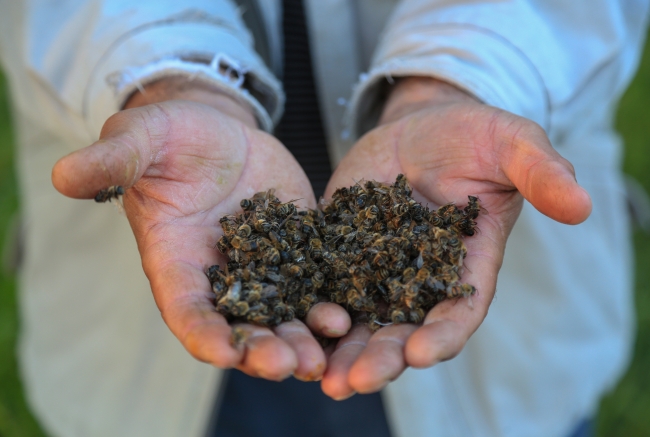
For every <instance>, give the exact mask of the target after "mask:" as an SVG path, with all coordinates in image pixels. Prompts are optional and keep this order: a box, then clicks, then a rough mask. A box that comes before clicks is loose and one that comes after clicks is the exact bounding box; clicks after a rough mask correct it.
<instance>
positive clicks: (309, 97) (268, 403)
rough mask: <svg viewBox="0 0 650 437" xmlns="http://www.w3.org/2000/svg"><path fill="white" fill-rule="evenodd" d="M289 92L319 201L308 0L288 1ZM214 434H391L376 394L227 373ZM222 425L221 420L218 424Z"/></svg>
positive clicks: (289, 127)
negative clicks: (336, 395)
mask: <svg viewBox="0 0 650 437" xmlns="http://www.w3.org/2000/svg"><path fill="white" fill-rule="evenodd" d="M282 5H283V9H284V11H283V32H284V44H285V50H284V61H285V62H284V80H283V82H284V89H285V92H286V95H287V102H286V107H285V112H284V117H283V118H282V120H281V122H280V125H279V126H278V128H277V130H276V135H277V137H278V138H279V139H280V141H282V143H283V144H284V145H285V146H286V147H287V148H288V149H289V150H290V151H291V153H293V155H294V156H295V157H296V159H297V160H298V162H299V163H300V165H301V166H302V168H303V169H304V170H305V173H307V176H308V177H309V180H310V182H311V184H312V187H313V188H314V192H315V194H316V197H317V198H318V197H319V196H321V195H322V194H323V191H324V190H325V187H326V185H327V181H328V180H329V177H330V175H331V168H330V163H329V157H328V154H327V148H326V140H325V135H324V131H323V125H322V122H321V117H320V110H319V106H318V100H317V97H316V90H315V87H314V78H313V73H312V66H311V55H310V50H309V39H308V34H307V26H306V23H305V14H304V9H303V4H302V0H283V2H282ZM218 402H219V403H220V404H221V405H219V406H218V410H215V413H216V414H215V415H214V417H213V419H212V423H211V425H210V427H209V428H210V431H209V433H208V437H304V436H310V437H311V436H313V437H365V436H371V437H390V432H389V430H388V423H387V421H386V416H385V413H384V409H383V405H382V401H381V397H380V396H379V394H378V393H375V394H371V395H356V396H353V397H352V398H350V399H347V400H345V401H340V402H337V401H334V400H332V399H330V398H328V397H327V396H325V395H324V394H323V392H322V391H321V389H320V384H319V383H316V382H311V383H307V382H300V381H298V380H296V379H293V378H289V379H287V380H285V381H283V382H272V381H267V380H264V379H257V378H251V377H249V376H247V375H245V374H243V373H241V372H239V371H237V370H233V371H229V372H227V377H226V379H225V380H224V385H223V386H222V392H221V394H220V396H219V400H218ZM215 422H216V423H215Z"/></svg>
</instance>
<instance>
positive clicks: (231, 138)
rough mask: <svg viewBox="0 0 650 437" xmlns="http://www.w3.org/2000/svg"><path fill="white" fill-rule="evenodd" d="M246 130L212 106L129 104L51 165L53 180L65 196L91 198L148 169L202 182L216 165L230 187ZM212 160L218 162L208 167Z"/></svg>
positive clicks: (129, 183) (236, 174)
mask: <svg viewBox="0 0 650 437" xmlns="http://www.w3.org/2000/svg"><path fill="white" fill-rule="evenodd" d="M245 131H246V129H245V128H243V126H241V125H239V124H238V123H235V122H233V119H231V118H229V117H225V116H224V115H223V114H221V113H220V112H219V111H217V110H215V109H214V108H211V107H208V106H206V105H202V104H199V103H194V102H186V101H170V102H164V103H160V104H154V105H148V106H143V107H139V108H133V109H128V110H125V111H121V112H118V113H116V114H114V115H113V116H111V117H110V118H109V119H108V120H107V121H106V123H105V124H104V127H103V129H102V133H101V135H100V140H99V141H97V142H96V143H94V144H92V145H91V146H89V147H86V148H84V149H81V150H78V151H76V152H73V153H71V154H69V155H67V156H65V157H63V158H61V159H60V160H59V161H58V162H57V163H56V164H55V166H54V168H53V169H52V183H53V184H54V186H55V188H56V189H57V190H59V191H60V192H61V193H62V194H64V195H66V196H69V197H73V198H91V197H94V196H95V195H96V194H97V192H98V191H99V190H101V189H104V188H107V187H109V186H112V185H122V186H124V187H131V186H132V185H134V184H135V183H136V182H137V181H138V179H139V178H140V177H142V175H144V174H145V172H147V171H151V172H152V173H151V175H152V176H154V177H156V178H158V177H159V176H160V175H161V174H164V175H165V178H166V179H172V180H194V179H196V180H198V181H204V180H205V179H206V176H209V177H214V174H211V175H206V174H204V173H205V171H206V169H209V168H211V167H214V168H218V169H219V172H220V173H219V175H218V176H219V179H220V180H222V181H224V182H225V183H224V184H222V185H224V186H223V187H221V189H222V191H224V192H230V191H231V190H232V187H233V186H234V184H235V183H236V182H237V181H238V180H239V175H240V173H241V171H242V168H241V165H238V166H235V165H234V163H240V162H244V156H245V154H246V150H244V149H245V147H241V146H242V145H246V144H247V140H246V138H245ZM215 138H218V139H219V141H218V147H215ZM210 160H213V161H216V162H215V163H214V165H213V166H206V162H207V161H210ZM170 163H171V164H172V165H168V166H165V165H164V164H170ZM197 189H198V188H197Z"/></svg>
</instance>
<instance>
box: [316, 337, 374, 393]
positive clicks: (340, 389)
mask: <svg viewBox="0 0 650 437" xmlns="http://www.w3.org/2000/svg"><path fill="white" fill-rule="evenodd" d="M371 336H372V331H371V330H370V328H368V327H367V326H366V325H355V326H353V327H352V329H350V332H349V333H348V334H347V335H346V336H345V337H343V338H341V339H340V340H339V342H338V344H337V346H336V350H335V351H334V353H332V355H331V356H330V359H329V362H328V365H327V370H326V371H325V375H323V380H322V381H321V388H322V389H323V392H324V393H325V394H326V395H327V396H329V397H331V398H332V399H334V400H337V401H340V400H343V399H347V398H349V397H350V396H352V395H354V394H355V391H354V389H353V388H352V386H351V385H350V383H349V382H348V375H349V372H350V368H351V367H352V365H353V364H354V362H355V361H356V360H357V357H358V356H359V355H360V354H361V352H363V349H364V348H365V347H366V345H367V343H368V341H369V340H370V337H371Z"/></svg>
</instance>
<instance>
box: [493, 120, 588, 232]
mask: <svg viewBox="0 0 650 437" xmlns="http://www.w3.org/2000/svg"><path fill="white" fill-rule="evenodd" d="M511 117H513V121H512V122H511V123H510V124H503V127H502V128H500V129H498V130H497V132H499V133H498V138H497V141H498V142H500V144H501V150H499V159H500V164H501V167H502V168H503V170H504V172H505V174H506V176H507V177H508V179H510V181H512V183H513V184H514V185H515V187H516V188H517V190H519V192H520V193H521V194H522V195H523V196H524V197H525V198H526V199H527V200H528V201H529V202H530V203H531V204H532V205H533V206H534V207H535V208H537V209H538V210H539V211H540V212H541V213H542V214H545V215H547V216H549V217H551V218H552V219H554V220H557V221H559V222H562V223H566V224H577V223H581V222H583V221H584V220H586V219H587V217H588V216H589V214H590V213H591V198H590V197H589V194H588V193H587V191H586V190H585V189H584V188H582V187H581V186H580V185H579V184H578V182H577V180H576V175H575V170H574V168H573V166H572V165H571V163H570V162H569V161H567V160H566V159H564V158H563V157H562V156H560V154H559V153H558V152H557V151H556V150H555V149H554V148H553V147H552V145H551V143H550V141H549V140H548V137H547V136H546V133H545V132H544V130H543V129H542V128H541V127H539V126H538V125H537V124H535V123H532V122H530V121H529V120H525V119H522V118H519V117H515V116H511Z"/></svg>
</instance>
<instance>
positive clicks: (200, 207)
mask: <svg viewBox="0 0 650 437" xmlns="http://www.w3.org/2000/svg"><path fill="white" fill-rule="evenodd" d="M199 91H200V92H199V95H201V97H200V98H195V97H196V96H197V94H196V93H195V92H193V93H189V95H188V93H181V94H183V95H181V97H188V98H191V99H192V100H194V101H188V100H165V99H163V98H158V99H156V100H158V101H156V102H155V103H150V104H144V106H139V105H131V106H137V107H133V108H132V109H127V110H124V111H121V112H118V113H117V114H115V115H113V116H112V117H111V118H109V119H108V120H107V121H106V123H105V125H104V128H103V130H102V133H101V136H100V140H99V141H97V142H96V143H94V144H92V145H91V146H89V147H86V148H84V149H81V150H79V151H76V152H74V153H72V154H70V155H68V156H66V157H64V158H62V159H61V160H60V161H59V162H57V164H56V165H55V167H54V169H53V172H52V180H53V183H54V186H55V187H56V188H57V189H58V190H59V191H60V192H61V193H63V194H65V195H66V196H70V197H73V198H83V199H88V198H93V197H94V196H95V195H96V194H97V192H98V191H99V190H100V189H104V188H107V187H109V186H113V185H122V186H124V187H125V188H126V192H125V194H124V209H125V212H126V215H127V217H128V220H129V222H130V224H131V228H132V229H133V233H134V235H135V238H136V241H137V244H138V249H139V251H140V255H141V257H142V265H143V268H144V272H145V274H146V275H147V277H148V279H149V281H150V283H151V289H152V292H153V295H154V298H155V301H156V304H157V305H158V308H159V309H160V312H161V314H162V317H163V319H164V320H165V323H166V324H167V325H168V326H169V329H170V330H171V331H172V332H173V333H174V335H175V336H176V337H177V338H178V339H179V340H180V341H181V343H182V344H183V345H184V346H185V348H186V349H187V350H188V351H189V352H190V353H191V354H192V355H193V356H194V357H195V358H197V359H198V360H201V361H205V362H208V363H211V364H213V365H215V366H218V367H221V368H229V367H237V368H239V369H240V370H242V371H244V372H246V373H248V374H249V375H252V376H258V377H264V378H267V379H273V380H280V379H283V378H286V377H287V376H289V375H291V374H294V375H295V376H296V377H298V378H301V379H318V378H319V377H320V376H321V375H322V373H323V371H324V369H325V356H324V353H323V350H322V348H321V347H320V345H319V344H318V342H317V341H316V340H315V339H314V337H313V335H312V331H311V330H313V331H315V332H317V333H319V334H321V335H325V336H331V335H336V334H338V335H341V334H342V333H344V332H346V331H347V329H348V328H349V318H348V316H347V314H346V313H345V312H344V311H343V310H342V309H341V308H338V307H335V306H334V305H329V304H327V305H317V306H316V307H314V309H313V310H312V312H311V313H310V314H309V316H308V318H307V321H308V325H309V326H310V327H311V330H310V329H309V328H308V326H306V325H305V324H304V323H302V322H300V321H298V320H295V321H292V322H287V323H284V324H282V325H280V326H278V327H276V328H274V329H268V328H263V327H258V326H253V325H241V326H242V327H243V329H244V330H245V331H247V339H246V347H245V348H242V347H234V346H233V345H231V344H230V338H231V327H230V326H229V325H228V323H227V321H226V319H225V318H224V317H223V316H222V315H220V314H218V313H217V312H216V311H215V304H214V294H213V293H212V290H211V286H210V283H209V281H208V278H207V276H206V274H205V271H206V268H207V267H208V266H210V265H213V264H216V263H221V264H222V265H223V264H224V262H225V261H226V260H225V259H224V257H223V255H220V254H219V253H218V252H217V250H215V243H216V241H217V240H218V238H219V237H220V235H221V228H220V226H219V219H220V218H221V217H222V216H224V215H226V214H232V213H235V212H237V211H239V210H241V208H240V205H239V203H240V200H241V199H244V198H249V197H251V196H252V195H253V194H254V193H256V192H259V191H266V190H268V189H269V188H275V189H276V195H277V196H278V197H279V198H280V199H281V200H284V201H288V200H292V199H301V200H299V201H297V202H296V203H297V204H298V205H299V206H302V207H314V206H315V200H314V196H313V192H312V189H311V186H310V184H309V181H308V179H307V177H306V176H305V174H304V172H303V171H302V169H301V168H300V166H299V165H298V163H297V162H296V161H295V159H294V158H293V157H292V156H291V154H290V153H289V152H288V151H287V150H286V149H285V148H284V147H283V146H282V145H281V144H280V143H279V142H278V141H277V140H276V139H275V138H273V137H272V136H270V135H268V134H266V133H264V132H262V131H260V130H257V129H255V126H254V119H253V118H252V116H251V115H250V113H247V112H246V111H242V110H241V107H238V106H237V105H239V104H235V103H234V101H232V100H229V99H228V98H227V97H225V96H221V95H217V94H212V95H211V94H207V95H206V94H205V93H203V91H205V90H199ZM177 94H178V93H177ZM149 95H150V96H151V95H153V96H156V93H155V89H154V90H153V92H151V93H150V94H149ZM143 103H148V102H143Z"/></svg>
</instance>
